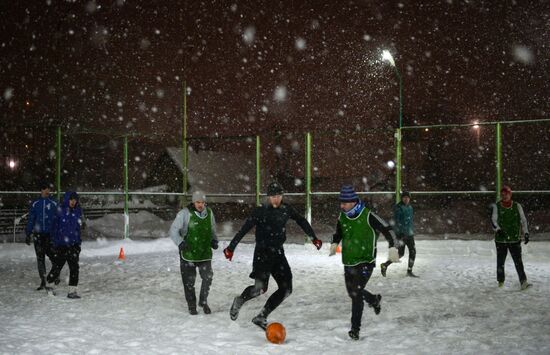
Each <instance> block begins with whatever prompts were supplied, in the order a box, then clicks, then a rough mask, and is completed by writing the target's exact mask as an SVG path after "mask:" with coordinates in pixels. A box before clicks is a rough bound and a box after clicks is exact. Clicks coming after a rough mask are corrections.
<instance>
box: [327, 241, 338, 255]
mask: <svg viewBox="0 0 550 355" xmlns="http://www.w3.org/2000/svg"><path fill="white" fill-rule="evenodd" d="M337 248H338V244H336V243H332V244H331V245H330V252H329V253H328V256H333V255H334V254H336V249H337Z"/></svg>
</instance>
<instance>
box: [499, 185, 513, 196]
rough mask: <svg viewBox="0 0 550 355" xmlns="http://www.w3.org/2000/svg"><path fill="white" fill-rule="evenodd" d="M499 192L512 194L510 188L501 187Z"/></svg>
mask: <svg viewBox="0 0 550 355" xmlns="http://www.w3.org/2000/svg"><path fill="white" fill-rule="evenodd" d="M500 192H506V193H509V194H511V193H512V189H511V188H510V186H506V185H504V186H502V189H500Z"/></svg>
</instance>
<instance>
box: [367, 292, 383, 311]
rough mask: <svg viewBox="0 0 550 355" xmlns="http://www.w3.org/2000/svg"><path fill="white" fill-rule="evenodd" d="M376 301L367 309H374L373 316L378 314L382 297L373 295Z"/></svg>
mask: <svg viewBox="0 0 550 355" xmlns="http://www.w3.org/2000/svg"><path fill="white" fill-rule="evenodd" d="M374 297H376V301H375V302H374V303H373V304H369V307H372V309H374V314H380V311H381V310H382V307H381V306H380V301H382V295H375V296H374Z"/></svg>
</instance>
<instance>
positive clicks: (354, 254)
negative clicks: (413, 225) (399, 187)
mask: <svg viewBox="0 0 550 355" xmlns="http://www.w3.org/2000/svg"><path fill="white" fill-rule="evenodd" d="M340 209H341V212H340V216H339V217H338V223H337V224H336V233H335V234H334V235H333V236H332V244H331V246H330V254H329V255H331V256H332V255H334V254H336V248H337V247H338V244H339V243H340V242H342V263H343V264H344V278H345V282H346V289H347V292H348V295H349V297H350V298H351V330H350V331H349V332H348V335H349V337H350V338H351V339H353V340H358V339H359V330H360V329H361V318H362V316H363V307H364V302H367V304H368V305H369V307H372V308H373V309H374V313H375V314H379V313H380V310H381V307H380V301H381V300H382V296H381V295H379V294H377V295H375V294H372V293H370V292H369V291H367V290H365V286H366V285H367V282H369V279H370V277H371V275H372V272H373V270H374V268H375V266H376V243H377V240H378V233H379V232H382V234H384V237H386V239H387V240H388V241H391V240H395V235H394V233H393V231H392V229H391V227H390V226H389V225H388V223H386V222H385V221H384V220H383V219H382V218H380V217H379V216H378V215H376V214H375V213H374V212H372V211H370V210H369V209H368V208H367V207H366V206H365V204H364V202H363V201H361V200H360V199H359V196H358V195H357V193H356V192H355V190H354V189H353V186H351V185H344V186H342V189H341V191H340Z"/></svg>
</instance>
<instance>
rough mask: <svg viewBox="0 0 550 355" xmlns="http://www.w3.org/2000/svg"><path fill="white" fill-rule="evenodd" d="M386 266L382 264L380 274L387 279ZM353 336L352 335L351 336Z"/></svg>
mask: <svg viewBox="0 0 550 355" xmlns="http://www.w3.org/2000/svg"><path fill="white" fill-rule="evenodd" d="M387 268H388V267H387V266H386V264H384V263H382V264H380V272H381V273H382V276H384V277H386V270H387ZM350 336H351V335H350Z"/></svg>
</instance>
